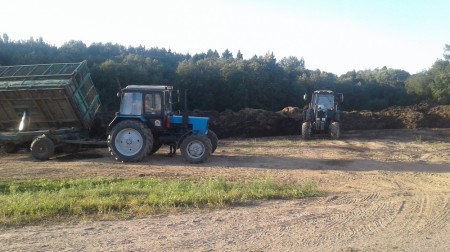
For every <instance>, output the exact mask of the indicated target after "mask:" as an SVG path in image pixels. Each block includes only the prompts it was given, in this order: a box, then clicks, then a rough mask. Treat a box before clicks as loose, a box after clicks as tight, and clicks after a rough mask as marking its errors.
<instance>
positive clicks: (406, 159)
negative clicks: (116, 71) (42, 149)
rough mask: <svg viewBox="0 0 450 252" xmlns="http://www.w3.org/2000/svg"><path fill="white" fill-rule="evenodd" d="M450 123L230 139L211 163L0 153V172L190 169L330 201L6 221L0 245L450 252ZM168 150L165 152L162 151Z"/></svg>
mask: <svg viewBox="0 0 450 252" xmlns="http://www.w3.org/2000/svg"><path fill="white" fill-rule="evenodd" d="M449 139H450V129H434V130H432V129H426V130H385V131H349V132H345V134H344V137H343V139H341V140H338V141H331V140H326V139H314V140H311V141H309V142H303V141H301V140H300V138H299V137H298V136H292V137H278V138H258V139H246V140H231V139H227V140H222V141H221V143H220V145H219V147H218V149H217V150H216V153H214V155H212V156H211V158H210V159H209V160H208V161H207V162H206V163H204V164H201V165H191V164H187V163H186V162H184V160H182V158H181V157H180V155H179V154H178V155H177V156H176V157H173V158H170V157H167V156H166V153H167V151H166V150H162V151H160V152H159V153H156V155H154V156H151V157H149V158H148V159H147V160H146V161H145V162H143V163H138V164H122V163H117V162H115V161H114V160H113V159H112V158H111V157H110V156H109V155H108V153H107V152H106V150H104V149H95V150H88V151H84V152H82V153H80V154H77V155H73V156H59V157H57V158H55V159H52V160H50V161H47V162H37V161H34V160H33V159H32V157H31V155H30V154H29V153H19V154H15V155H6V154H0V176H1V177H2V178H75V177H76V178H79V177H106V176H107V177H137V176H140V177H146V176H148V177H183V176H202V177H215V176H223V177H227V178H236V179H238V178H239V179H242V178H252V177H255V176H261V177H265V176H271V177H275V178H277V179H282V180H285V181H308V180H313V181H316V183H317V185H318V187H319V189H320V190H322V191H324V192H325V195H324V196H323V197H317V198H307V199H299V200H286V201H263V202H255V203H254V204H252V205H249V206H241V207H233V208H228V209H219V210H193V211H188V212H182V213H176V214H164V215H156V216H148V217H146V218H140V219H131V220H124V221H96V222H79V223H66V224H57V225H42V226H27V227H21V228H8V229H5V228H3V229H1V230H0V231H1V232H0V244H1V245H2V246H0V251H61V250H65V251H73V250H76V251H80V250H84V251H86V250H87V251H106V250H108V251H111V250H113V251H117V250H119V251H449V250H450V141H449ZM165 151H166V152H165Z"/></svg>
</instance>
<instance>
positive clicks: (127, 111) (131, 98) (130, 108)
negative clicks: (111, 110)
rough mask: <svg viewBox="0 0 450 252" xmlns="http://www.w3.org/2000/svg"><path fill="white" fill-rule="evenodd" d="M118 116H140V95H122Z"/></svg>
mask: <svg viewBox="0 0 450 252" xmlns="http://www.w3.org/2000/svg"><path fill="white" fill-rule="evenodd" d="M120 114H122V115H142V93H135V92H126V93H124V94H123V97H122V103H121V105H120Z"/></svg>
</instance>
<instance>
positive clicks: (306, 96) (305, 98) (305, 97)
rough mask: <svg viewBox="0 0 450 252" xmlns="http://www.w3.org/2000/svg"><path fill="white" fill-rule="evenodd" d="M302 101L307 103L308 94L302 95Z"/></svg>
mask: <svg viewBox="0 0 450 252" xmlns="http://www.w3.org/2000/svg"><path fill="white" fill-rule="evenodd" d="M303 100H304V101H308V94H306V93H305V94H304V95H303Z"/></svg>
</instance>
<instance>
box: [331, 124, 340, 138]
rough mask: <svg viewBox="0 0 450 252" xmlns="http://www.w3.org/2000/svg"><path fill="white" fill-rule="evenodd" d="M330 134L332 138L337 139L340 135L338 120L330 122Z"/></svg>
mask: <svg viewBox="0 0 450 252" xmlns="http://www.w3.org/2000/svg"><path fill="white" fill-rule="evenodd" d="M330 135H331V138H333V139H339V138H340V137H341V128H340V125H339V123H338V122H332V123H331V124H330Z"/></svg>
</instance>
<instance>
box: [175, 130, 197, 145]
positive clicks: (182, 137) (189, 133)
mask: <svg viewBox="0 0 450 252" xmlns="http://www.w3.org/2000/svg"><path fill="white" fill-rule="evenodd" d="M193 133H194V132H193V131H192V130H189V131H187V132H185V133H184V134H183V135H181V137H180V138H179V139H178V140H177V149H179V148H180V146H181V143H182V142H183V141H184V139H186V137H188V136H190V135H192V134H193Z"/></svg>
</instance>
